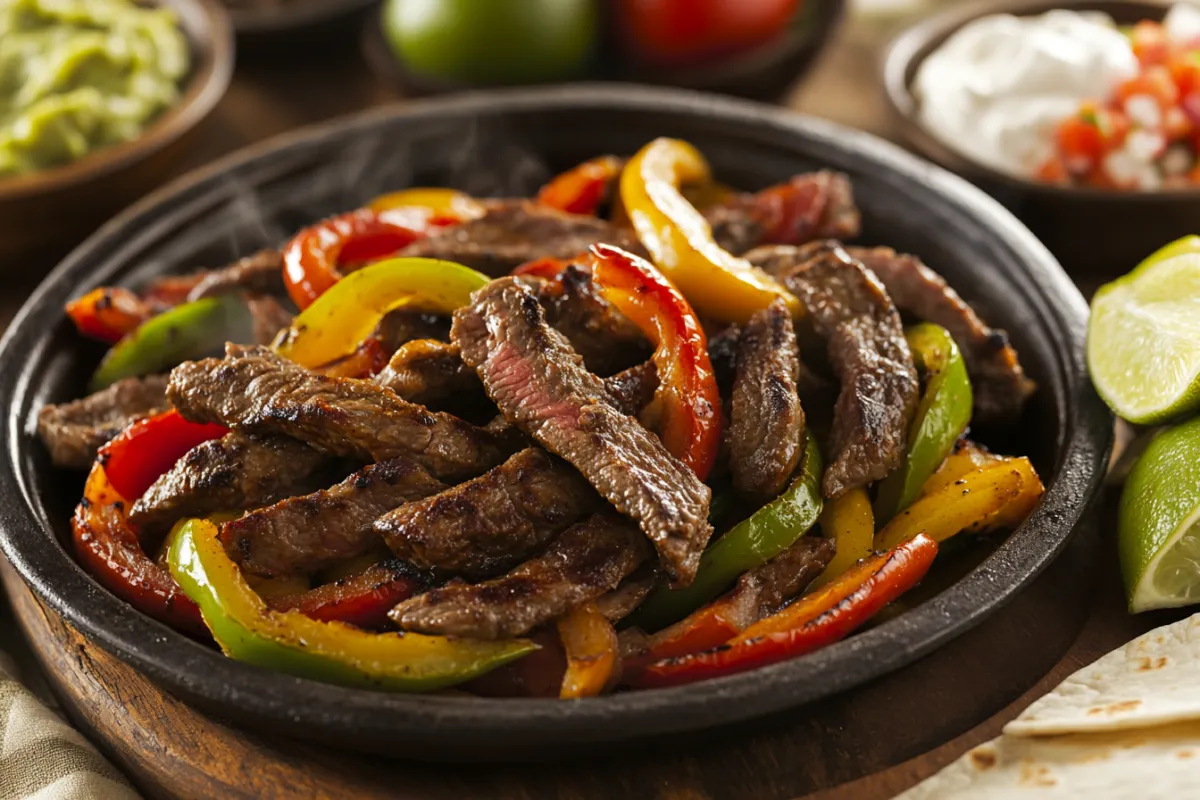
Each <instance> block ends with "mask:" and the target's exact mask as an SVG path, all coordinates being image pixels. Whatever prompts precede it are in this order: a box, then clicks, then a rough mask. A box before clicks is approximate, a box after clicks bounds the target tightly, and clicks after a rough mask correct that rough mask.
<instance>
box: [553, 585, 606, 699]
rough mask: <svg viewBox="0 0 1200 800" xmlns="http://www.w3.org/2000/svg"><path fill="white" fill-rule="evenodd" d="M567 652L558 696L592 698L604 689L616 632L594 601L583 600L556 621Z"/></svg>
mask: <svg viewBox="0 0 1200 800" xmlns="http://www.w3.org/2000/svg"><path fill="white" fill-rule="evenodd" d="M558 635H559V637H561V638H562V643H563V649H564V650H565V651H566V654H567V670H566V672H565V673H564V674H563V680H562V689H561V691H560V692H559V697H562V698H576V697H595V696H596V695H598V694H600V693H601V692H603V691H604V689H605V687H606V686H608V683H609V681H610V680H611V679H612V676H613V670H614V669H615V667H616V665H617V632H616V631H615V630H613V626H612V623H611V622H609V621H608V619H607V618H605V616H604V615H603V614H601V613H600V610H599V609H598V608H597V607H596V604H595V603H594V602H587V603H584V604H583V605H581V606H579V607H578V608H576V609H574V610H572V611H571V612H570V613H569V614H567V615H566V616H565V617H563V618H562V619H560V620H559V621H558Z"/></svg>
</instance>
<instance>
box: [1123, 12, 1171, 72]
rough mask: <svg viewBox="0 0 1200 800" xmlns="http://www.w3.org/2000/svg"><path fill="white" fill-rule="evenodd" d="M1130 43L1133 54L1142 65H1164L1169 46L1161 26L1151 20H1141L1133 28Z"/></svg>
mask: <svg viewBox="0 0 1200 800" xmlns="http://www.w3.org/2000/svg"><path fill="white" fill-rule="evenodd" d="M1130 41H1131V42H1132V44H1133V54H1134V55H1135V56H1137V58H1138V61H1140V62H1142V64H1163V63H1166V60H1167V57H1168V55H1169V54H1170V46H1169V44H1168V42H1167V34H1166V31H1164V30H1163V26H1162V25H1160V24H1158V23H1157V22H1154V21H1152V20H1142V21H1141V22H1139V23H1138V24H1136V25H1134V26H1133V33H1132V34H1131V36H1130Z"/></svg>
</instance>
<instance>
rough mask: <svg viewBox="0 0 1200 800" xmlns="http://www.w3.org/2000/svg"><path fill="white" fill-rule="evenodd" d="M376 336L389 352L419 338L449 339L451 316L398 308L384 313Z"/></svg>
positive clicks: (443, 340)
mask: <svg viewBox="0 0 1200 800" xmlns="http://www.w3.org/2000/svg"><path fill="white" fill-rule="evenodd" d="M375 336H376V337H377V338H378V339H379V341H380V342H381V343H382V344H383V347H384V349H385V350H386V351H387V352H388V353H394V352H396V350H398V349H399V348H400V347H401V346H402V345H405V344H407V343H408V342H412V341H415V340H417V339H435V340H438V341H442V342H445V341H449V339H450V318H449V317H443V316H441V315H438V314H429V313H426V312H424V311H414V310H412V309H408V308H397V309H394V310H392V311H389V312H388V313H386V314H384V315H383V319H381V320H379V326H378V327H377V328H376V329H375Z"/></svg>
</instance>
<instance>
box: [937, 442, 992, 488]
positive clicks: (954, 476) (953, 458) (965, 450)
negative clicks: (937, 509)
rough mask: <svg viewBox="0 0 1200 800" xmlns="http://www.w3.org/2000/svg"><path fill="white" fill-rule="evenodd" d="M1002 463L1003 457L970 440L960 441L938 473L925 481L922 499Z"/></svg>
mask: <svg viewBox="0 0 1200 800" xmlns="http://www.w3.org/2000/svg"><path fill="white" fill-rule="evenodd" d="M1001 461H1004V457H1003V456H998V455H996V454H995V453H992V452H990V451H988V450H987V449H986V448H984V447H982V446H981V445H978V444H976V443H975V442H973V441H971V440H970V439H967V438H962V439H959V440H958V441H957V442H955V444H954V450H953V451H952V452H951V453H950V455H948V456H946V460H945V461H943V462H942V465H941V466H940V467H938V468H937V472H935V473H933V474H932V475H930V476H929V480H927V481H925V485H924V486H922V487H921V497H924V496H925V495H927V494H933V493H934V492H936V491H938V490H939V489H943V488H945V487H946V486H949V485H950V484H952V483H954V482H955V481H956V480H958V479H959V478H961V477H962V476H964V475H966V474H967V473H968V472H974V471H975V470H977V469H982V468H983V467H986V466H989V465H991V464H996V463H999V462H1001Z"/></svg>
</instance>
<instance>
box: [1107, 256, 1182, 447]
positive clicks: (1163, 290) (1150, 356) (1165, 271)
mask: <svg viewBox="0 0 1200 800" xmlns="http://www.w3.org/2000/svg"><path fill="white" fill-rule="evenodd" d="M1193 238H1194V237H1193ZM1195 250H1196V248H1194V247H1192V246H1191V242H1190V240H1188V239H1185V240H1180V242H1177V243H1175V244H1173V245H1168V247H1167V248H1164V250H1160V251H1159V252H1158V253H1156V254H1155V255H1154V256H1151V258H1149V259H1147V260H1146V261H1144V262H1143V263H1142V264H1141V265H1139V266H1138V267H1137V269H1135V270H1134V271H1133V272H1131V273H1130V274H1128V275H1126V276H1125V277H1123V278H1119V279H1118V280H1115V281H1113V282H1112V283H1110V284H1107V285H1106V286H1103V287H1101V289H1100V291H1098V292H1097V293H1096V297H1095V298H1094V299H1093V300H1092V316H1091V320H1090V321H1089V322H1088V341H1087V359H1088V370H1089V371H1090V372H1091V375H1092V383H1093V384H1094V385H1095V387H1096V391H1097V392H1099V394H1100V396H1101V397H1102V398H1104V402H1106V403H1108V405H1109V406H1110V407H1111V408H1112V410H1113V411H1115V412H1116V413H1117V414H1118V415H1119V416H1121V417H1124V418H1125V419H1127V420H1129V421H1130V422H1135V423H1138V424H1143V425H1149V424H1156V423H1161V422H1167V421H1170V420H1173V419H1178V418H1179V417H1181V416H1183V415H1185V414H1187V413H1189V412H1192V411H1196V410H1197V409H1198V408H1200V252H1195ZM1156 259H1157V260H1156Z"/></svg>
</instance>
